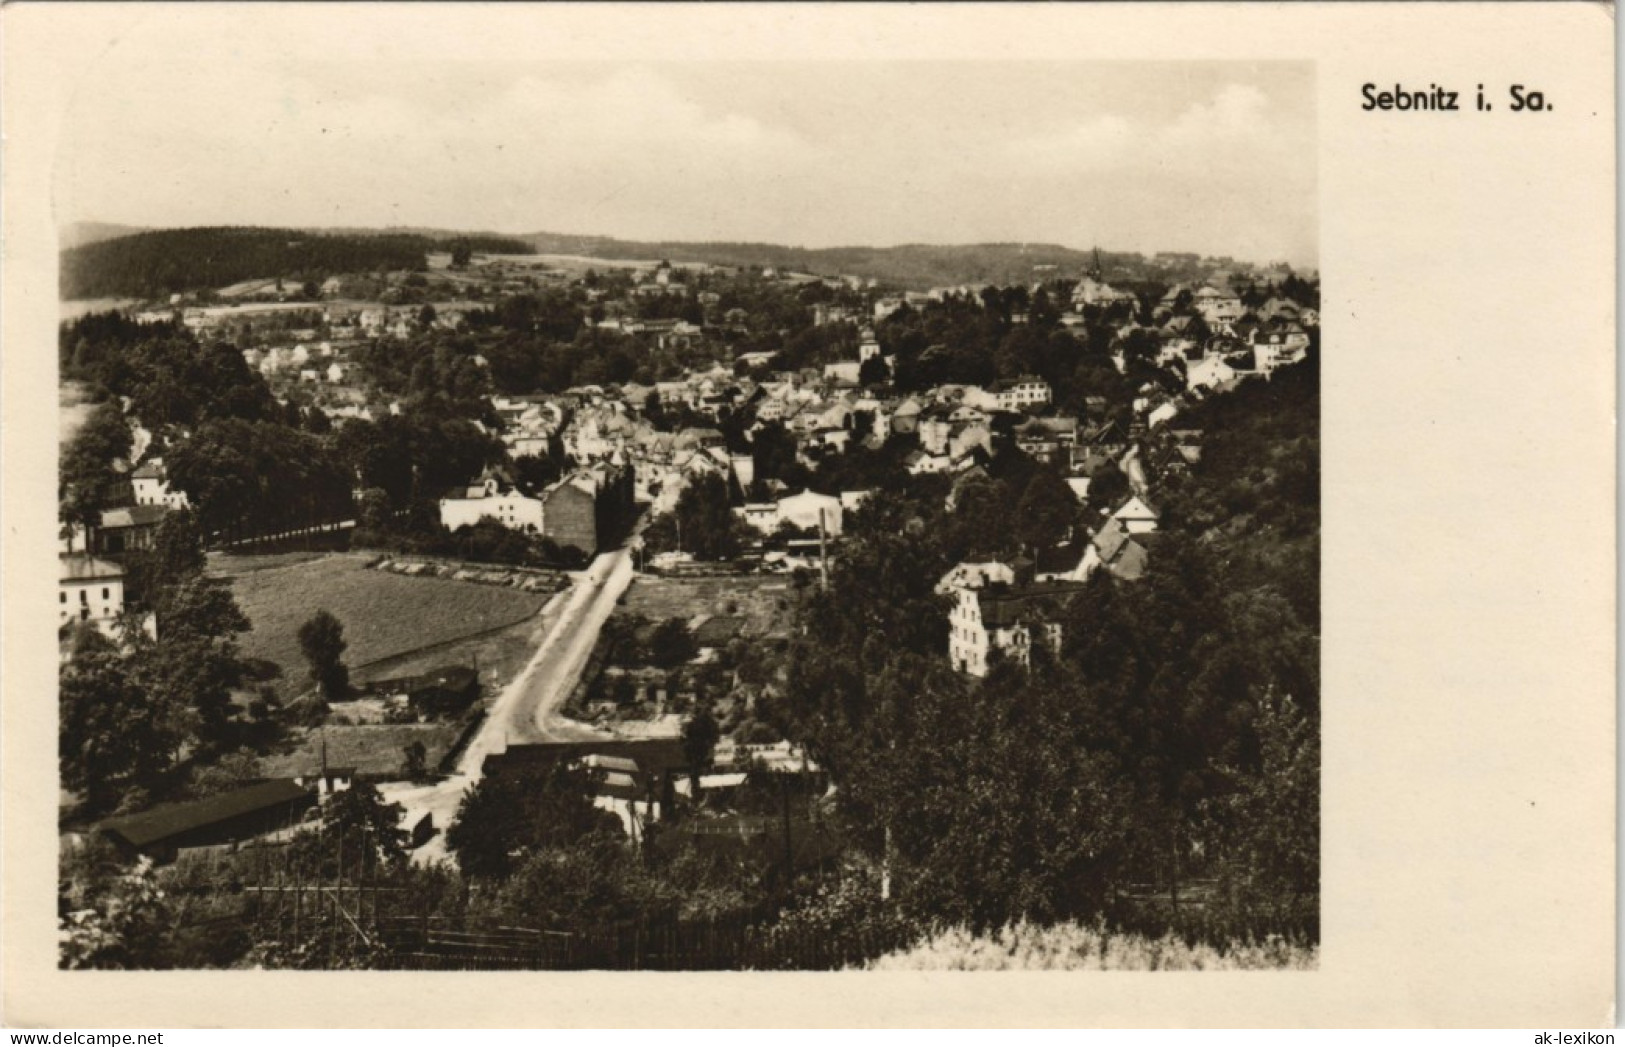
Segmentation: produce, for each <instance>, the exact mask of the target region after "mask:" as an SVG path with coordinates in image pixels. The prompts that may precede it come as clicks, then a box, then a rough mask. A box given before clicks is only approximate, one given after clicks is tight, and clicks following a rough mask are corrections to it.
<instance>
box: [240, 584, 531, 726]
mask: <svg viewBox="0 0 1625 1047" xmlns="http://www.w3.org/2000/svg"><path fill="white" fill-rule="evenodd" d="M254 559H255V558H254V557H231V558H226V559H222V560H220V561H216V562H214V563H212V564H211V571H212V572H213V573H216V574H218V575H221V576H223V577H227V578H229V579H230V581H231V586H232V592H233V594H234V595H235V596H236V598H237V603H238V605H239V606H241V607H242V609H243V613H244V614H245V615H247V616H248V620H249V622H250V623H251V626H252V628H251V630H250V631H249V632H248V633H246V634H245V635H244V636H243V637H242V648H243V654H244V655H245V656H246V657H248V658H255V659H264V660H265V661H269V662H272V663H274V664H276V665H277V666H279V667H280V668H281V670H282V672H281V675H280V676H279V677H277V679H276V680H275V681H274V686H275V687H276V689H277V692H278V694H279V695H281V696H282V697H283V698H288V697H290V696H293V695H296V694H298V693H300V692H301V691H302V690H304V688H305V678H306V672H305V661H304V656H303V655H302V654H301V653H300V651H299V627H300V626H301V625H303V624H304V623H305V622H306V621H308V620H309V619H310V616H311V615H313V614H315V613H316V612H317V611H318V610H323V609H325V610H327V611H328V612H330V613H331V614H332V615H333V616H334V617H336V618H338V620H339V622H340V623H341V624H342V625H343V626H344V638H345V640H346V641H347V642H348V643H349V649H348V650H347V651H346V652H345V662H346V664H348V665H349V666H350V668H351V671H352V673H357V671H358V670H364V668H365V667H366V666H367V665H368V664H369V663H372V662H377V661H380V660H382V659H386V658H398V657H400V656H401V655H404V654H408V653H410V652H414V651H419V650H422V649H424V648H427V647H434V646H438V645H442V644H450V643H452V642H454V641H458V640H463V639H466V638H468V637H471V636H475V635H479V634H483V633H487V632H490V631H493V630H497V629H501V628H504V627H506V626H511V625H514V624H515V623H518V622H522V621H524V620H525V619H527V618H530V617H531V616H533V615H534V614H536V612H537V611H539V610H540V609H541V608H542V606H543V605H544V604H546V603H547V601H548V599H549V598H550V596H551V594H549V593H528V592H523V591H521V590H518V589H509V588H503V587H500V586H493V585H479V584H477V583H473V582H460V581H454V580H451V579H443V578H432V577H418V578H413V577H408V576H405V575H399V574H393V573H390V572H388V571H378V570H372V569H370V568H368V567H367V563H368V561H369V559H370V558H369V557H367V556H365V555H360V554H354V555H352V554H334V555H329V556H323V557H320V558H318V559H314V560H308V561H305V562H295V563H291V564H287V565H284V566H276V567H265V568H256V565H254V564H253V563H252V561H253V560H254ZM358 675H361V676H364V675H365V673H364V672H361V673H358Z"/></svg>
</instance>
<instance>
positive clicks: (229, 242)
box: [61, 227, 527, 299]
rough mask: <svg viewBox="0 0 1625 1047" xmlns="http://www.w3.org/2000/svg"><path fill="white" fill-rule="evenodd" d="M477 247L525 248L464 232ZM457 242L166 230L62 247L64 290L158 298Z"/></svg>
mask: <svg viewBox="0 0 1625 1047" xmlns="http://www.w3.org/2000/svg"><path fill="white" fill-rule="evenodd" d="M460 242H461V243H462V244H464V245H466V246H469V247H471V248H472V249H474V250H481V251H494V252H505V253H510V254H515V253H517V254H522V253H525V252H526V250H527V248H526V246H525V245H524V244H523V243H522V242H519V241H516V240H507V239H503V238H500V237H472V238H470V237H464V238H460ZM451 246H452V245H451V244H450V243H449V242H446V241H442V240H437V239H434V238H431V237H428V236H419V235H414V234H409V233H315V232H307V231H303V230H297V229H257V228H245V227H218V228H199V229H165V230H158V231H153V232H144V233H136V234H134V235H131V236H121V237H117V238H114V239H111V240H101V241H97V242H95V243H89V244H82V245H80V246H77V247H71V248H69V249H67V250H66V251H63V252H62V258H61V269H62V297H64V298H69V299H73V298H112V297H132V298H153V297H158V296H162V295H169V294H176V293H183V292H187V291H195V290H198V289H202V288H219V287H224V286H227V285H229V284H234V283H238V282H240V281H243V280H252V279H255V278H259V277H272V276H280V277H282V278H284V279H287V280H289V281H291V282H294V283H303V282H305V281H311V280H315V281H320V280H323V279H325V278H326V277H328V276H332V275H334V274H339V273H355V272H367V271H373V272H376V271H379V270H402V269H412V270H415V269H422V268H424V265H425V262H424V256H425V255H426V254H427V253H429V252H431V251H442V250H450V249H451Z"/></svg>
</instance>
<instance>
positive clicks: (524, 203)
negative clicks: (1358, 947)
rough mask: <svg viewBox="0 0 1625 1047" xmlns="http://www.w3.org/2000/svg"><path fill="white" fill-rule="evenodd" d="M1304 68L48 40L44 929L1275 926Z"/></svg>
mask: <svg viewBox="0 0 1625 1047" xmlns="http://www.w3.org/2000/svg"><path fill="white" fill-rule="evenodd" d="M1314 91H1315V68H1314V64H1313V63H1312V62H1303V61H1296V62H1293V61H1212V62H1090V61H1079V62H1016V61H989V62H930V63H918V62H809V61H795V62H792V61H785V62H777V63H775V62H756V63H727V62H704V63H682V62H658V63H641V62H576V63H568V62H538V63H529V64H522V63H503V62H496V63H492V64H471V63H462V62H450V61H447V62H442V63H435V62H432V61H431V62H421V61H419V62H410V63H408V62H395V61H390V60H388V59H387V58H382V57H381V58H379V59H377V60H373V61H365V62H350V63H340V62H336V61H320V60H314V61H312V60H307V59H301V60H299V61H290V62H287V63H285V64H270V65H266V66H263V67H257V68H256V70H255V71H254V73H253V75H248V76H244V75H239V69H238V67H237V66H236V65H235V64H234V63H233V62H232V61H230V56H229V54H225V53H222V54H221V55H218V56H209V55H205V56H200V58H199V60H198V61H196V62H188V63H185V64H175V65H172V66H169V67H167V68H151V67H146V68H143V69H142V71H141V75H140V76H139V77H136V76H133V75H132V76H128V77H126V76H121V75H108V76H106V77H104V78H102V79H101V80H99V81H97V82H93V83H87V84H85V85H84V87H83V90H82V91H81V92H80V94H79V95H78V97H77V98H76V99H75V102H74V104H73V106H72V108H71V109H70V110H69V112H68V113H67V115H66V118H65V131H64V136H63V145H62V152H61V155H60V157H59V164H58V168H57V170H56V179H57V183H56V191H57V205H58V211H57V215H56V218H57V222H58V228H59V235H60V238H61V251H60V288H61V290H60V300H61V314H60V323H59V328H58V343H57V364H58V368H59V376H60V380H59V395H60V402H61V406H60V414H59V418H60V433H59V441H60V464H59V470H58V514H57V515H58V524H59V528H60V549H59V567H60V571H59V574H60V583H59V588H58V625H59V630H58V640H59V645H60V666H59V705H60V720H59V741H60V751H59V761H60V815H59V838H60V861H59V878H58V880H59V884H58V914H57V916H58V921H59V932H60V952H59V964H60V966H61V967H63V968H67V969H80V968H90V969H199V968H223V969H299V970H356V969H367V970H403V969H405V970H435V971H441V970H455V971H481V970H515V969H519V970H549V971H554V970H613V971H631V970H661V971H745V970H820V971H828V970H865V969H877V970H893V971H896V970H922V969H923V970H1011V969H1015V970H1020V969H1029V970H1031V969H1046V970H1051V969H1060V970H1133V971H1151V970H1186V971H1189V970H1238V969H1242V970H1250V969H1314V968H1315V967H1316V966H1317V962H1318V961H1317V956H1318V947H1319V936H1320V902H1319V897H1320V894H1319V887H1320V864H1319V853H1320V817H1319V810H1320V803H1319V797H1320V668H1319V666H1320V651H1319V646H1320V635H1319V634H1320V440H1319V432H1320V379H1319V374H1320V369H1319V362H1320V358H1321V355H1322V354H1323V353H1327V352H1329V353H1336V352H1337V351H1338V347H1337V346H1336V345H1332V346H1325V345H1323V343H1322V339H1321V336H1320V320H1319V311H1320V299H1321V285H1320V279H1319V259H1318V254H1317V252H1318V243H1317V234H1318V224H1319V223H1318V213H1317V208H1316V196H1315V193H1316V184H1317V178H1316V157H1317V148H1316V120H1315V109H1314V97H1315V95H1314Z"/></svg>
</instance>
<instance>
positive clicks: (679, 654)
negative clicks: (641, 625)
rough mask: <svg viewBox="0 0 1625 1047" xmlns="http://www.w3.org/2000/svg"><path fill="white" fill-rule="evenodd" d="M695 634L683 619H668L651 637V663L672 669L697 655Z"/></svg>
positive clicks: (655, 629) (658, 626)
mask: <svg viewBox="0 0 1625 1047" xmlns="http://www.w3.org/2000/svg"><path fill="white" fill-rule="evenodd" d="M695 650H696V649H695V646H694V634H693V633H692V632H690V631H689V628H688V623H687V622H685V621H684V620H683V619H681V618H667V619H666V620H665V621H663V622H661V623H660V624H659V625H657V626H655V628H654V631H653V632H652V633H651V634H650V636H649V661H650V662H652V663H653V664H655V665H658V666H659V667H660V668H662V669H672V668H675V667H677V666H679V665H682V664H683V663H685V662H687V661H689V660H691V659H692V658H693V657H694V655H695Z"/></svg>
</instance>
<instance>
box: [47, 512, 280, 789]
mask: <svg viewBox="0 0 1625 1047" xmlns="http://www.w3.org/2000/svg"><path fill="white" fill-rule="evenodd" d="M131 583H132V584H131V586H130V593H129V594H128V599H127V603H126V608H125V612H124V619H123V621H122V622H121V623H120V626H121V629H120V631H121V633H122V639H123V644H122V645H118V644H114V643H113V642H112V641H110V640H108V639H106V638H104V637H103V636H101V635H100V634H99V633H97V632H96V631H95V630H93V629H90V628H88V627H84V626H75V627H73V628H74V636H73V641H72V642H73V648H72V653H71V656H70V658H69V660H68V661H67V662H65V663H64V665H63V668H62V674H61V687H60V701H61V728H60V730H59V734H58V738H59V745H60V751H59V756H60V759H61V767H62V780H63V784H64V785H65V786H67V788H69V789H72V790H74V791H75V792H77V793H79V794H80V795H81V796H82V797H83V803H84V806H83V809H84V812H85V813H89V814H95V813H100V812H105V811H107V810H109V809H112V808H113V807H115V806H122V807H123V808H124V809H128V810H140V809H142V808H143V807H145V806H147V804H148V803H149V802H150V801H151V800H153V799H157V798H161V797H163V796H165V795H167V794H170V793H173V792H174V791H175V790H176V789H178V788H180V787H182V786H183V785H184V774H183V773H182V772H183V771H184V770H185V768H184V767H183V761H189V762H192V763H204V762H208V761H211V760H213V759H215V758H217V757H219V756H220V755H221V754H223V753H227V752H230V751H232V750H233V749H235V748H237V747H238V746H239V745H241V744H243V743H244V742H245V741H246V740H248V739H249V738H251V737H252V736H253V735H254V734H255V733H257V732H258V731H259V730H260V728H261V727H262V725H263V723H264V721H265V720H266V719H267V718H268V717H269V716H270V715H271V713H272V710H270V709H269V708H267V707H264V706H263V705H256V706H253V707H250V708H248V709H246V710H244V712H243V714H242V715H238V714H237V713H236V712H235V711H234V709H233V706H232V692H233V689H234V688H236V687H237V686H238V685H239V684H240V683H241V682H242V681H243V679H244V676H245V671H246V666H245V664H244V662H243V659H242V657H241V654H240V649H239V646H238V642H237V637H238V636H239V635H240V634H241V633H243V632H244V631H246V630H247V629H248V620H247V619H246V618H245V617H244V616H243V613H242V611H241V610H240V609H239V608H238V607H237V604H236V601H235V600H233V598H232V595H231V590H230V588H229V586H227V585H226V584H225V583H224V582H222V581H220V580H218V579H215V578H211V577H209V576H208V575H206V574H205V573H204V557H203V549H202V538H201V534H200V532H199V530H198V527H197V525H196V522H195V521H194V520H193V519H192V517H191V514H189V513H186V512H178V513H171V514H170V515H169V516H168V517H166V518H165V520H164V522H163V523H162V524H160V525H159V528H158V532H157V536H156V541H155V545H154V547H153V549H151V550H150V551H147V552H145V553H142V554H140V556H139V558H138V559H137V561H136V562H134V563H132V566H131ZM149 613H150V614H151V615H152V616H153V617H154V619H155V626H156V628H155V629H154V631H153V632H155V633H156V638H154V635H153V633H149V632H148V631H147V630H146V628H145V627H144V622H145V619H146V616H147V615H148V614H149Z"/></svg>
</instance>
